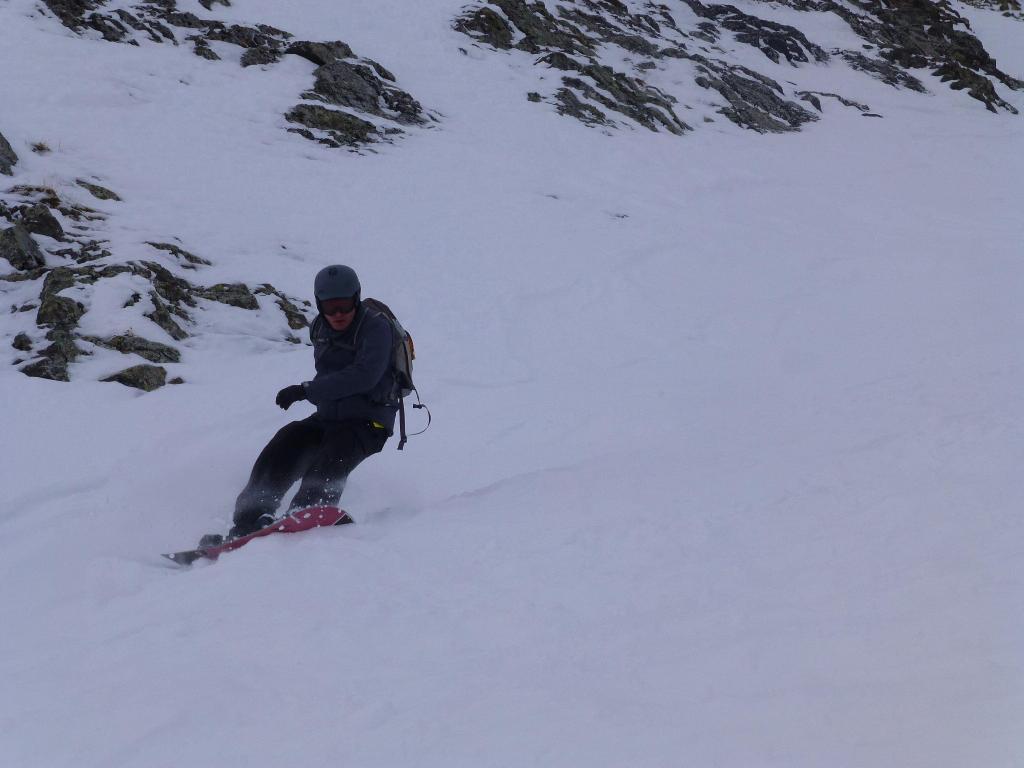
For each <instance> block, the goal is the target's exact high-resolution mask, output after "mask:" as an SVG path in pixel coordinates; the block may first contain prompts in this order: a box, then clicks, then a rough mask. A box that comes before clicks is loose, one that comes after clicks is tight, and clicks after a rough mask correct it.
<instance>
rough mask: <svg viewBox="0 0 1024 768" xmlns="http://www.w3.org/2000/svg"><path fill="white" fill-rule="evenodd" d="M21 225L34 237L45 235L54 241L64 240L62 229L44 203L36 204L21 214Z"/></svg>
mask: <svg viewBox="0 0 1024 768" xmlns="http://www.w3.org/2000/svg"><path fill="white" fill-rule="evenodd" d="M21 223H22V224H24V225H25V229H27V230H28V231H29V232H31V233H33V234H36V235H45V236H46V237H52V238H53V239H54V240H63V239H64V227H62V226H61V225H60V222H59V221H57V217H56V216H54V215H53V214H52V213H51V212H50V209H49V207H48V206H47V205H46V204H44V203H36V204H35V205H33V206H32V207H31V208H29V209H28V210H26V211H23V212H22V214H21Z"/></svg>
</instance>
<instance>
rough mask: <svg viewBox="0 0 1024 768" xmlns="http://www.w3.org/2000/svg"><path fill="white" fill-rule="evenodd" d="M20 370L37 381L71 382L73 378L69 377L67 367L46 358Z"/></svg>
mask: <svg viewBox="0 0 1024 768" xmlns="http://www.w3.org/2000/svg"><path fill="white" fill-rule="evenodd" d="M18 370H20V371H21V372H22V373H24V374H25V375H26V376H31V377H33V378H36V379H50V380H51V381H71V378H70V377H69V376H68V368H67V365H61V364H60V363H59V362H56V361H54V360H51V359H50V358H48V357H44V358H42V359H40V360H37V361H36V362H34V363H30V364H28V365H26V366H25V367H24V368H19V369H18Z"/></svg>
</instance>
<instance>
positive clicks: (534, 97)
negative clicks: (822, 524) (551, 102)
mask: <svg viewBox="0 0 1024 768" xmlns="http://www.w3.org/2000/svg"><path fill="white" fill-rule="evenodd" d="M526 100H527V101H532V102H533V103H534V104H537V103H539V102H540V101H541V97H540V94H539V93H537V92H536V91H530V92H529V93H528V94H526Z"/></svg>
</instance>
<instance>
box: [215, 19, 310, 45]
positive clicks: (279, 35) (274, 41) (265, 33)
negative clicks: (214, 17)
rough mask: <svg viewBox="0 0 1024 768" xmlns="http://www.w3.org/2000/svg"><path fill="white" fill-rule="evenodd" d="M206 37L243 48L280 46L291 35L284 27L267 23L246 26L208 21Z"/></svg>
mask: <svg viewBox="0 0 1024 768" xmlns="http://www.w3.org/2000/svg"><path fill="white" fill-rule="evenodd" d="M208 27H209V28H208V30H207V32H206V38H207V39H208V40H218V41H220V42H222V43H231V44H232V45H238V46H241V47H242V48H280V47H281V46H282V45H284V43H285V41H286V40H288V39H289V38H290V37H291V35H290V34H289V33H287V32H285V31H284V30H282V29H275V28H274V27H271V26H269V25H266V24H258V25H256V26H255V27H244V26H242V25H240V24H232V25H231V26H226V25H224V24H222V23H221V22H219V21H217V22H212V23H208Z"/></svg>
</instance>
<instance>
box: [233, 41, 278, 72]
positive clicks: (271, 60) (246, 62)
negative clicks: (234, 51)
mask: <svg viewBox="0 0 1024 768" xmlns="http://www.w3.org/2000/svg"><path fill="white" fill-rule="evenodd" d="M280 60H281V51H279V50H278V49H276V48H268V47H266V46H258V47H256V48H249V49H248V50H247V51H246V52H245V53H243V54H242V59H241V64H242V66H243V67H252V66H258V65H262V64H276V63H277V62H279V61H280Z"/></svg>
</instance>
